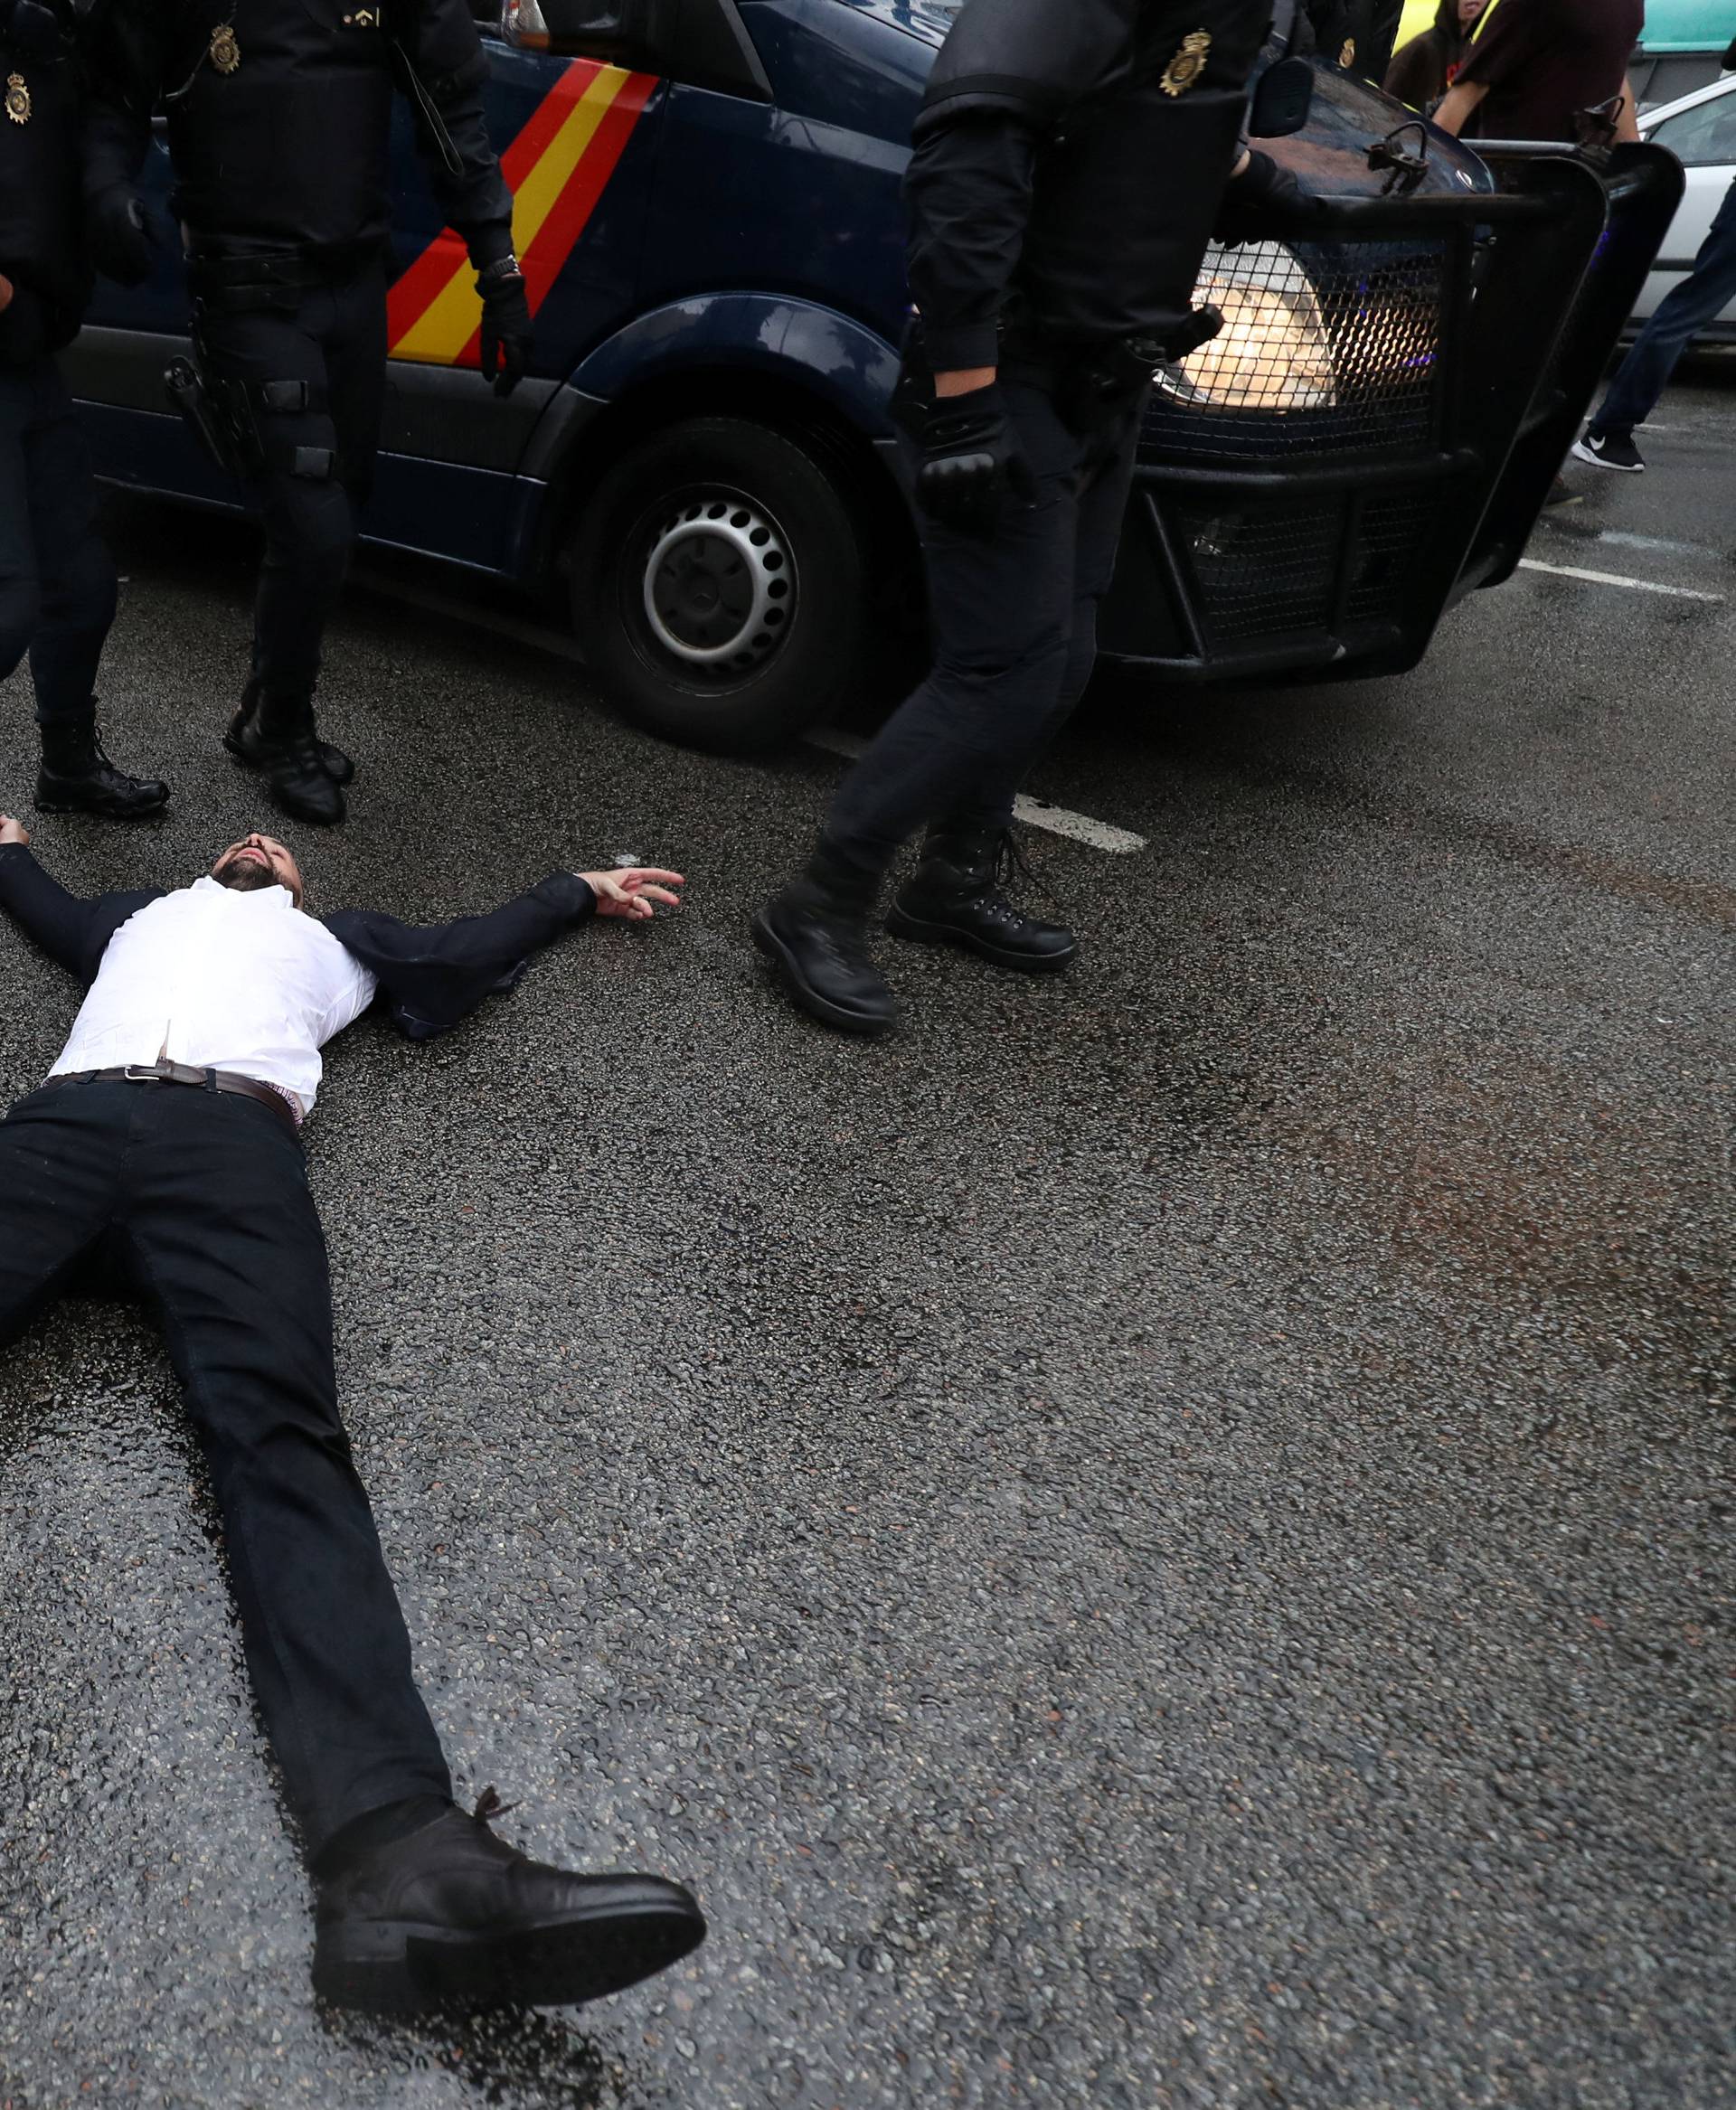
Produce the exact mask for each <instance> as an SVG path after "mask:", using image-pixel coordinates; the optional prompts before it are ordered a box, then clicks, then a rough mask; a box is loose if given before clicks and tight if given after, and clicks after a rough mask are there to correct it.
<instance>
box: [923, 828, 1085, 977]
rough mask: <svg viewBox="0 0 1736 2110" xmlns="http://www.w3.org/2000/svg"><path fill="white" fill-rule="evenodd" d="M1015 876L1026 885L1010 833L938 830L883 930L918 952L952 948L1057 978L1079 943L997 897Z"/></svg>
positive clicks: (1023, 866) (1017, 969) (1018, 970)
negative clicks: (925, 947)
mask: <svg viewBox="0 0 1736 2110" xmlns="http://www.w3.org/2000/svg"><path fill="white" fill-rule="evenodd" d="M1015 870H1016V871H1021V872H1023V873H1024V874H1025V876H1026V877H1029V867H1028V866H1026V864H1025V862H1024V857H1023V856H1022V855H1021V854H1020V852H1019V848H1018V845H1017V844H1016V843H1015V842H1014V839H1013V836H1012V834H1011V832H1010V831H1009V830H1007V829H1005V828H977V829H970V830H964V829H939V828H937V829H936V830H935V831H934V832H933V833H932V834H930V835H929V839H928V841H927V842H926V843H924V844H923V847H922V862H921V863H920V864H919V865H918V866H917V868H916V871H914V872H913V873H912V874H911V876H910V881H909V883H908V884H907V885H905V886H904V887H901V889H900V890H899V893H898V898H897V899H896V900H894V901H893V903H892V909H891V910H890V911H889V913H888V915H887V918H886V928H887V929H888V930H890V931H891V932H892V936H893V937H907V938H910V939H912V940H913V941H914V942H915V943H916V944H918V945H956V946H958V947H960V948H961V949H962V950H963V951H965V952H969V953H976V954H977V956H978V957H980V958H982V959H985V960H992V961H993V962H994V964H995V966H997V967H1010V968H1011V969H1013V971H1014V973H1016V974H1021V975H1058V974H1060V973H1061V969H1062V968H1063V967H1068V966H1071V965H1072V963H1073V961H1074V960H1075V959H1076V958H1077V957H1078V956H1079V939H1078V938H1077V937H1075V936H1074V935H1073V933H1072V932H1071V930H1069V929H1068V928H1066V926H1065V925H1064V924H1061V923H1043V922H1041V921H1039V920H1038V918H1036V917H1034V916H1027V915H1026V914H1025V913H1024V910H1023V909H1018V908H1015V907H1014V904H1013V903H1012V902H1011V901H1009V900H1007V898H1006V896H1005V893H1003V892H1002V887H1003V885H1004V884H1005V881H1006V880H1007V879H1008V877H1009V876H1010V875H1011V873H1012V872H1013V871H1015Z"/></svg>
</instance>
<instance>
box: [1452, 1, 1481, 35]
mask: <svg viewBox="0 0 1736 2110" xmlns="http://www.w3.org/2000/svg"><path fill="white" fill-rule="evenodd" d="M1487 5H1488V0H1458V26H1459V27H1460V29H1469V27H1470V26H1471V24H1473V23H1474V22H1475V21H1476V20H1477V16H1478V15H1479V14H1482V12H1483V10H1484V8H1485V7H1486V6H1487Z"/></svg>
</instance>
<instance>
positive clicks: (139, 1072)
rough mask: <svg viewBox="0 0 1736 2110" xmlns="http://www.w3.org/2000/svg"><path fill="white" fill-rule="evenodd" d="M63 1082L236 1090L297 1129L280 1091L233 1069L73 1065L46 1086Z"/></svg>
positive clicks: (291, 1109)
mask: <svg viewBox="0 0 1736 2110" xmlns="http://www.w3.org/2000/svg"><path fill="white" fill-rule="evenodd" d="M62 1084H184V1085H190V1086H192V1087H193V1089H194V1090H195V1091H207V1092H233V1093H234V1095H235V1097H237V1098H241V1099H257V1100H258V1101H259V1104H260V1105H261V1106H262V1107H270V1108H271V1109H272V1111H273V1112H274V1113H276V1114H278V1115H279V1116H281V1117H282V1118H283V1120H285V1121H286V1122H287V1123H288V1126H289V1132H290V1134H291V1135H294V1134H295V1132H296V1126H297V1122H296V1110H295V1108H294V1107H292V1106H291V1105H290V1104H289V1102H288V1099H286V1098H285V1097H284V1096H283V1094H282V1093H281V1092H280V1091H276V1090H274V1089H273V1088H272V1087H271V1086H270V1085H269V1084H261V1083H260V1082H259V1079H257V1078H253V1077H238V1076H237V1075H236V1074H235V1072H234V1071H233V1070H232V1069H195V1068H194V1067H193V1065H192V1064H191V1063H187V1062H162V1061H158V1062H128V1063H127V1064H126V1065H125V1066H124V1067H123V1068H121V1069H73V1070H68V1071H66V1072H65V1073H63V1074H62V1075H61V1076H60V1077H51V1078H50V1079H49V1080H48V1082H47V1083H46V1084H45V1085H44V1086H43V1087H42V1089H43V1090H44V1091H52V1090H53V1088H55V1087H56V1086H57V1085H62Z"/></svg>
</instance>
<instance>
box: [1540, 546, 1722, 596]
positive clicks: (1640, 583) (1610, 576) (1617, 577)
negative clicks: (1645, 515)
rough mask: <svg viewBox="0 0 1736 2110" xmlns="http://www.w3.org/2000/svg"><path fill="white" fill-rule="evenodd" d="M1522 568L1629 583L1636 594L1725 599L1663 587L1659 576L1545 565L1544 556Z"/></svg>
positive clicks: (1600, 582) (1558, 575) (1598, 582)
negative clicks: (1650, 576) (1657, 578)
mask: <svg viewBox="0 0 1736 2110" xmlns="http://www.w3.org/2000/svg"><path fill="white" fill-rule="evenodd" d="M1519 569H1520V570H1521V571H1549V572H1552V573H1553V574H1554V576H1555V577H1556V578H1557V579H1589V580H1590V583H1591V584H1592V585H1593V586H1625V587H1628V588H1629V589H1631V590H1632V591H1633V592H1635V593H1666V594H1668V595H1670V597H1671V598H1673V599H1675V600H1682V601H1722V599H1723V598H1724V597H1723V595H1722V594H1721V593H1702V592H1701V591H1700V590H1699V589H1698V588H1696V587H1692V586H1660V585H1659V584H1658V583H1657V581H1656V579H1629V578H1628V577H1627V575H1626V574H1625V573H1623V572H1620V571H1587V570H1585V569H1584V568H1583V567H1582V566H1580V565H1578V564H1545V563H1544V562H1543V560H1542V559H1541V558H1537V557H1521V558H1520V560H1519Z"/></svg>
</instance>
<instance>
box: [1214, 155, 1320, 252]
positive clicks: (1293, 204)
mask: <svg viewBox="0 0 1736 2110" xmlns="http://www.w3.org/2000/svg"><path fill="white" fill-rule="evenodd" d="M1325 218H1326V203H1325V201H1324V200H1323V199H1320V198H1316V196H1315V194H1314V193H1313V192H1312V191H1305V190H1304V189H1303V188H1302V186H1301V184H1298V183H1297V180H1296V178H1295V177H1294V176H1293V175H1292V174H1290V172H1289V170H1288V169H1287V168H1283V167H1280V166H1279V165H1278V163H1277V162H1275V161H1274V160H1273V159H1272V157H1271V155H1269V154H1262V153H1261V152H1260V148H1259V147H1258V146H1256V147H1253V148H1251V149H1250V152H1249V155H1248V165H1247V167H1246V168H1245V169H1243V170H1242V172H1241V174H1240V175H1239V176H1231V179H1230V181H1229V183H1228V184H1227V185H1226V186H1225V188H1224V193H1223V203H1222V205H1220V206H1219V207H1218V217H1217V221H1216V224H1215V225H1214V226H1213V227H1212V236H1213V239H1214V240H1218V241H1221V242H1222V243H1223V245H1224V246H1225V248H1226V249H1233V248H1234V247H1235V245H1236V244H1237V243H1238V242H1243V241H1297V240H1307V237H1308V236H1309V235H1311V234H1314V233H1316V231H1318V229H1319V225H1320V222H1321V221H1323V220H1324V219H1325Z"/></svg>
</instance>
